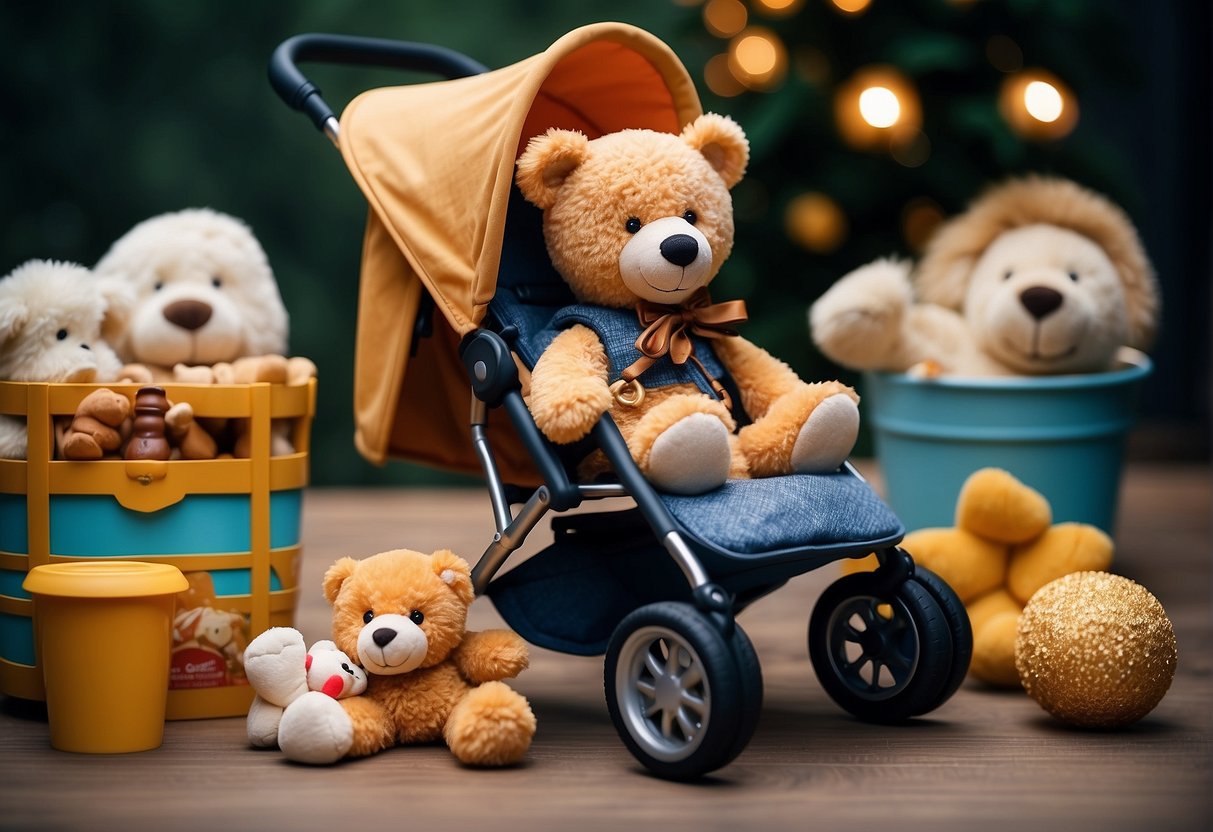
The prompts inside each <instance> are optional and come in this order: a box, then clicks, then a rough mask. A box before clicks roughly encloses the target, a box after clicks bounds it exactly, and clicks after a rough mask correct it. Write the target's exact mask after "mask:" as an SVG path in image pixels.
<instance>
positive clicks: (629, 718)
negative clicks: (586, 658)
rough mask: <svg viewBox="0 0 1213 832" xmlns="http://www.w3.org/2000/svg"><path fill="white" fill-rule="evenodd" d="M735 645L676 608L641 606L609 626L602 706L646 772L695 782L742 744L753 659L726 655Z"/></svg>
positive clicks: (755, 693) (700, 617) (755, 686)
mask: <svg viewBox="0 0 1213 832" xmlns="http://www.w3.org/2000/svg"><path fill="white" fill-rule="evenodd" d="M742 638H744V636H742ZM736 642H737V640H736V639H729V640H726V639H725V638H724V636H723V635H721V633H720V631H719V629H718V628H717V627H716V626H715V625H714V624H713V623H712V621H711V620H710V619H709V618H708V617H706V616H705V615H704V614H703V613H701V612H699V611H698V610H696V609H695V608H694V607H692V606H690V605H689V604H683V603H674V602H664V603H656V604H649V605H648V606H644V607H641V608H639V609H637V610H635V611H634V612H632V613H631V614H629V615H628V616H627V617H626V618H624V620H623V621H622V622H620V624H619V626H618V627H616V629H615V632H614V634H613V635H612V637H611V642H610V645H609V647H608V648H607V654H606V663H605V667H604V688H605V693H606V700H607V709H608V711H609V712H610V714H611V721H612V722H613V723H614V725H615V730H616V731H618V733H619V736H620V738H621V739H622V740H623V742H624V745H626V746H627V748H628V750H629V751H631V752H632V755H633V756H634V757H636V759H638V760H639V761H640V762H641V763H643V764H644V765H645V767H646V768H648V769H649V770H650V771H652V772H653V773H655V774H658V775H660V776H662V777H668V778H671V779H675V780H688V779H692V778H695V777H699V776H701V775H703V774H706V773H708V772H710V771H713V770H715V769H717V768H720V767H721V766H723V765H725V764H726V763H727V762H729V760H731V759H732V758H733V757H734V756H736V755H737V754H738V753H739V752H740V751H741V748H739V747H738V745H739V744H740V745H744V742H745V741H746V740H748V739H749V737H748V734H750V733H752V731H753V723H754V720H753V719H747V718H746V715H747V714H749V715H751V716H752V713H751V711H752V710H753V709H756V708H758V707H760V706H761V695H762V694H761V689H762V682H761V677H760V676H757V678H756V679H755V678H754V677H755V676H756V674H757V673H758V670H757V664H756V662H754V661H752V660H747V661H739V657H738V656H736V655H734V653H735V647H736ZM745 644H746V645H748V641H747V642H745ZM750 649H751V652H752V648H750ZM746 658H747V659H752V657H751V656H749V655H747V656H746ZM743 673H745V674H746V678H745V683H744V684H743V679H742V674H743ZM756 697H757V700H758V701H753V700H754V699H755V698H756ZM747 709H749V710H747Z"/></svg>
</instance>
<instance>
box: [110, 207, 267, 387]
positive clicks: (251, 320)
mask: <svg viewBox="0 0 1213 832" xmlns="http://www.w3.org/2000/svg"><path fill="white" fill-rule="evenodd" d="M96 271H97V273H98V274H100V275H103V276H106V277H110V278H114V279H118V280H121V281H122V282H124V283H125V284H126V285H127V286H129V287H130V288H131V290H132V292H133V294H134V307H133V309H132V312H131V315H130V318H129V320H128V321H126V322H124V323H123V324H122V325H119V326H115V327H113V328H112V329H110V328H107V330H106V337H107V338H108V339H109V340H110V342H111V343H113V345H114V349H115V350H116V351H117V353H118V355H119V356H120V357H121V358H122V360H123V361H125V362H127V363H128V364H134V365H141V366H142V367H143V368H146V370H147V371H149V372H150V378H149V377H147V376H145V375H141V374H140V373H139V371H138V368H137V367H136V368H128V371H129V372H128V375H129V376H130V377H131V378H132V379H133V380H135V381H143V382H146V381H153V380H154V381H170V380H181V381H187V382H198V381H208V379H199V378H198V377H197V375H196V374H191V375H189V376H187V377H180V378H178V374H176V373H175V372H174V367H175V366H176V365H178V364H180V365H211V364H216V363H219V362H230V361H234V360H236V359H237V358H241V357H244V356H260V355H266V354H270V353H275V354H285V352H286V342H287V324H288V320H287V313H286V308H285V307H284V306H283V304H282V297H281V296H280V295H279V293H278V284H277V283H276V282H275V280H274V273H273V271H272V270H271V269H270V264H269V261H268V259H267V258H266V255H265V251H264V250H262V248H261V244H260V243H258V242H257V238H256V237H254V236H253V233H252V232H251V231H250V230H249V228H248V226H246V225H245V224H244V223H242V222H241V221H240V220H238V219H236V218H235V217H231V216H228V215H227V214H221V213H218V212H216V211H211V210H209V209H206V208H197V209H188V210H185V211H178V212H175V213H169V214H161V215H159V216H156V217H152V218H151V219H147V220H144V221H143V222H141V223H139V224H138V225H136V226H135V227H134V228H132V229H131V230H130V231H128V232H127V233H126V234H125V235H123V236H122V237H121V238H119V239H118V241H117V242H115V243H114V244H113V246H112V247H111V248H110V250H109V251H108V252H107V253H106V255H105V256H104V257H102V258H101V260H99V261H98V262H97V266H96Z"/></svg>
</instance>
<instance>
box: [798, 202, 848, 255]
mask: <svg viewBox="0 0 1213 832" xmlns="http://www.w3.org/2000/svg"><path fill="white" fill-rule="evenodd" d="M784 227H785V228H786V230H787V232H788V236H789V237H791V238H792V240H794V241H795V242H796V243H798V244H799V245H801V246H803V247H804V248H806V249H808V250H809V251H812V252H815V253H817V254H826V253H829V252H831V251H834V250H835V249H836V248H838V247H839V246H840V245H842V241H843V240H845V239H846V236H847V216H846V214H844V213H843V211H842V208H841V207H839V205H838V203H837V202H836V201H834V199H832V198H831V197H829V196H828V195H826V194H823V193H820V192H818V191H809V192H807V193H803V194H801V195H800V196H798V197H796V198H795V199H793V200H792V201H791V202H790V203H788V207H787V211H786V212H785V213H784Z"/></svg>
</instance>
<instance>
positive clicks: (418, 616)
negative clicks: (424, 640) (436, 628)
mask: <svg viewBox="0 0 1213 832" xmlns="http://www.w3.org/2000/svg"><path fill="white" fill-rule="evenodd" d="M409 620H410V621H412V622H413V623H414V624H416V625H418V626H421V622H422V621H425V615H424V614H422V612H421V610H413V611H412V612H411V613H410V614H409Z"/></svg>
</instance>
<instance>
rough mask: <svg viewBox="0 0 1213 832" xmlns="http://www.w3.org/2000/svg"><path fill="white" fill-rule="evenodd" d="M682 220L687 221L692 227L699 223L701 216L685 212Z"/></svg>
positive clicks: (692, 212)
mask: <svg viewBox="0 0 1213 832" xmlns="http://www.w3.org/2000/svg"><path fill="white" fill-rule="evenodd" d="M682 218H683V219H684V220H686V221H687V222H689V223H690V224H691V225H694V224H695V223H697V222H699V215H698V214H696V213H695V212H694V211H683V212H682Z"/></svg>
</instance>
